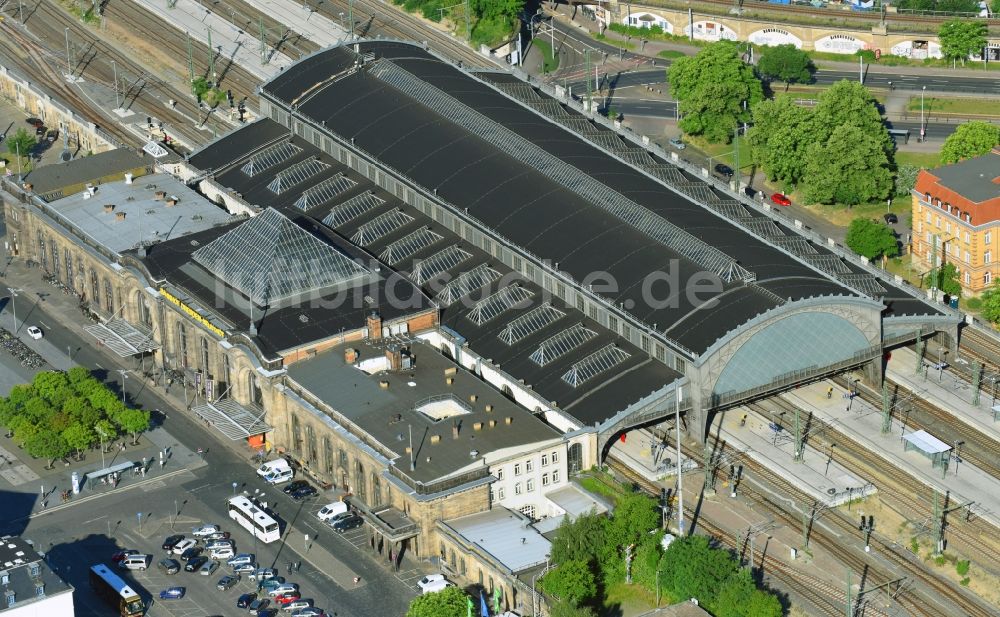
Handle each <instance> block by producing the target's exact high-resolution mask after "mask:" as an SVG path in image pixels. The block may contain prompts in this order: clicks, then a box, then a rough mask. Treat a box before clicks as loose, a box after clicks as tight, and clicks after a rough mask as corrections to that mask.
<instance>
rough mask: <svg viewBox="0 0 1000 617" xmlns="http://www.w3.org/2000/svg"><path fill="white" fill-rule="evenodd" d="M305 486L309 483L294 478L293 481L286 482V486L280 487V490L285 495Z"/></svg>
mask: <svg viewBox="0 0 1000 617" xmlns="http://www.w3.org/2000/svg"><path fill="white" fill-rule="evenodd" d="M305 486H309V483H308V482H306V481H305V480H296V481H294V482H290V483H289V484H288V486H286V487H285V488H283V489H281V492H282V493H284V494H286V495H291V494H292V493H294V492H295V491H297V490H299V489H300V488H303V487H305Z"/></svg>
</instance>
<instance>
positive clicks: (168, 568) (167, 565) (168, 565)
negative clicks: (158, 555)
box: [156, 559, 181, 574]
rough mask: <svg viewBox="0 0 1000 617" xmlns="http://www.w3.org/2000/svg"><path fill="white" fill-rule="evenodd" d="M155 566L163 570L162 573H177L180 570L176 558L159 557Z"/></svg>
mask: <svg viewBox="0 0 1000 617" xmlns="http://www.w3.org/2000/svg"><path fill="white" fill-rule="evenodd" d="M156 567H157V568H159V569H161V570H163V573H164V574H177V573H178V572H180V571H181V564H180V562H178V561H177V560H176V559H161V560H159V561H158V562H156Z"/></svg>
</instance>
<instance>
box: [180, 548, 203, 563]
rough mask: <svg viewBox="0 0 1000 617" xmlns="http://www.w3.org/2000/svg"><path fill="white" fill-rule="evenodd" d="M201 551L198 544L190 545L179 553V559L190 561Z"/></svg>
mask: <svg viewBox="0 0 1000 617" xmlns="http://www.w3.org/2000/svg"><path fill="white" fill-rule="evenodd" d="M201 553H202V548H201V547H200V546H192V547H191V548H189V549H187V550H185V551H184V552H183V553H181V561H191V560H192V559H194V558H195V557H197V556H198V555H201Z"/></svg>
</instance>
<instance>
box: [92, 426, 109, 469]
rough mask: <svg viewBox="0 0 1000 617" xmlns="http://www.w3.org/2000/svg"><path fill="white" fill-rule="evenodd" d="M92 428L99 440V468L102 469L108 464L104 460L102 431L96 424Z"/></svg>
mask: <svg viewBox="0 0 1000 617" xmlns="http://www.w3.org/2000/svg"><path fill="white" fill-rule="evenodd" d="M94 430H95V431H96V432H97V435H98V438H99V439H100V440H101V469H104V468H106V467H107V466H108V464H107V463H105V462H104V431H103V430H101V427H100V426H97V425H96V424H95V425H94Z"/></svg>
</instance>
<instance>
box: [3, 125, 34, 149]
mask: <svg viewBox="0 0 1000 617" xmlns="http://www.w3.org/2000/svg"><path fill="white" fill-rule="evenodd" d="M6 143H7V151H8V152H10V153H11V154H13V155H15V156H28V153H29V152H31V149H32V148H34V147H35V144H37V143H38V142H37V141H35V136H34V135H32V134H31V133H29V132H28V131H27V130H25V129H24V128H19V129H17V131H15V132H14V134H13V135H11V136H10V137H8V138H7V142H6Z"/></svg>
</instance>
